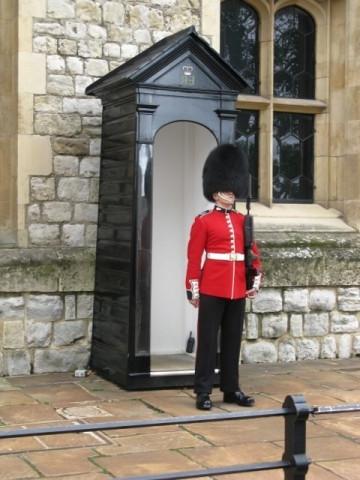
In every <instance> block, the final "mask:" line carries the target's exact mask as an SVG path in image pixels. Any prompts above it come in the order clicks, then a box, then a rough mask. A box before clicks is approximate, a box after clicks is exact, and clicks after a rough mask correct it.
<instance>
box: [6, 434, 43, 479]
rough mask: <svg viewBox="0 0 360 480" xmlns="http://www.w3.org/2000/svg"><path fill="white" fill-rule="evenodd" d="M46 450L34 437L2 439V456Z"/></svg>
mask: <svg viewBox="0 0 360 480" xmlns="http://www.w3.org/2000/svg"><path fill="white" fill-rule="evenodd" d="M44 448H45V447H44V445H43V444H42V443H41V442H40V441H39V440H38V439H37V438H34V437H25V438H6V439H4V438H3V439H0V453H1V454H3V453H20V452H29V451H31V450H44ZM0 478H1V473H0Z"/></svg>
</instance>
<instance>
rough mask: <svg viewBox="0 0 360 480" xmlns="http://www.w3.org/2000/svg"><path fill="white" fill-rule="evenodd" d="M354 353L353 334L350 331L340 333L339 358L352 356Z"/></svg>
mask: <svg viewBox="0 0 360 480" xmlns="http://www.w3.org/2000/svg"><path fill="white" fill-rule="evenodd" d="M351 353H352V336H351V335H349V334H348V333H345V334H344V335H340V337H339V338H338V356H339V358H350V357H351Z"/></svg>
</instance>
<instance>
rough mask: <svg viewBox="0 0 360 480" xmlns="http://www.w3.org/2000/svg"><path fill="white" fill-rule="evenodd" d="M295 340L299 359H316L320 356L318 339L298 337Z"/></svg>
mask: <svg viewBox="0 0 360 480" xmlns="http://www.w3.org/2000/svg"><path fill="white" fill-rule="evenodd" d="M295 342H296V351H297V359H298V360H316V359H317V358H319V354H320V345H319V342H318V340H316V339H310V338H303V339H296V340H295Z"/></svg>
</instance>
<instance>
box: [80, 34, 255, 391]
mask: <svg viewBox="0 0 360 480" xmlns="http://www.w3.org/2000/svg"><path fill="white" fill-rule="evenodd" d="M244 90H246V84H245V82H244V81H243V80H242V78H241V77H240V76H239V75H238V74H237V73H236V72H235V71H234V70H233V69H232V68H231V67H230V66H229V65H228V64H227V63H226V62H224V60H223V59H222V58H221V57H220V56H219V55H218V53H217V52H216V51H215V50H213V49H212V48H211V47H210V46H209V45H208V44H207V42H206V41H204V40H203V39H201V38H200V37H199V36H198V35H197V33H196V31H195V29H194V28H193V27H190V28H187V29H185V30H183V31H181V32H178V33H176V34H174V35H172V36H169V37H167V38H165V39H163V40H161V41H160V42H158V43H157V44H155V45H153V46H152V47H150V48H149V49H147V50H145V51H144V52H142V53H140V54H139V55H137V56H136V57H134V58H133V59H131V60H130V61H128V62H127V63H125V64H123V65H121V66H120V67H118V68H117V69H115V70H114V71H112V72H111V73H109V74H108V75H106V76H105V77H103V78H101V79H100V80H98V81H96V82H95V83H93V84H92V85H90V86H89V87H88V88H87V90H86V93H87V94H89V95H95V96H97V97H99V98H101V100H102V103H103V124H102V146H101V173H100V194H99V222H98V240H97V255H96V280H95V308H94V324H93V339H92V352H91V367H92V368H93V369H95V370H96V371H97V372H98V373H99V374H101V375H103V376H105V377H106V378H109V379H110V380H112V381H114V382H115V383H117V384H118V385H121V386H123V387H125V388H127V389H141V388H155V387H174V386H186V385H191V384H192V382H193V373H194V364H193V362H194V352H193V353H191V352H186V344H187V340H188V338H189V336H190V332H192V336H194V337H195V340H196V312H195V310H192V307H190V306H189V305H188V304H187V301H186V299H185V291H184V272H185V262H186V243H187V236H188V232H189V228H190V224H191V221H192V219H193V217H194V216H195V215H196V214H197V213H199V212H201V211H202V210H204V209H206V208H207V206H208V204H207V203H206V200H205V199H204V198H203V197H202V192H201V169H202V166H203V163H204V161H205V158H206V156H207V154H208V153H209V152H210V150H211V149H212V148H214V147H215V146H216V145H217V144H218V143H225V142H231V141H233V138H234V126H235V119H236V110H235V101H236V98H237V95H238V93H239V92H244Z"/></svg>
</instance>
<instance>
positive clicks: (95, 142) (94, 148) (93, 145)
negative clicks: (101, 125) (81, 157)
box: [90, 117, 101, 155]
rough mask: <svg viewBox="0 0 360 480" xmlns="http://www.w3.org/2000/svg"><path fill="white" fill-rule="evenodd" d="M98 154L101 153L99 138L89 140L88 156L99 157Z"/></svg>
mask: <svg viewBox="0 0 360 480" xmlns="http://www.w3.org/2000/svg"><path fill="white" fill-rule="evenodd" d="M90 118H92V117H90ZM100 153H101V138H92V139H91V140H90V155H100Z"/></svg>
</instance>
